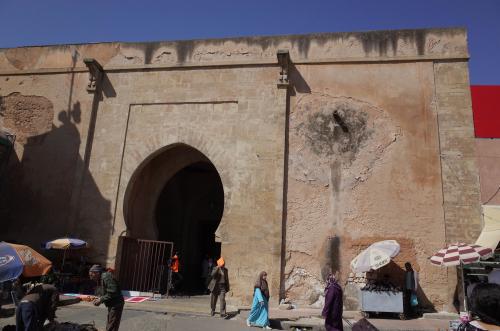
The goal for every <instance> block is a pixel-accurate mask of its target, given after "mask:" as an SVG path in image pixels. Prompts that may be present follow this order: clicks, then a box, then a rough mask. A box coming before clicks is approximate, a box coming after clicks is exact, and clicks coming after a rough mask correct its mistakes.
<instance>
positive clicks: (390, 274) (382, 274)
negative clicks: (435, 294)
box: [375, 261, 436, 313]
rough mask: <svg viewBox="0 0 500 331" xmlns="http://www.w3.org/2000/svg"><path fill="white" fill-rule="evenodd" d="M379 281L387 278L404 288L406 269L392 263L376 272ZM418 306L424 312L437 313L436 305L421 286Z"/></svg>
mask: <svg viewBox="0 0 500 331" xmlns="http://www.w3.org/2000/svg"><path fill="white" fill-rule="evenodd" d="M375 273H376V276H377V279H379V280H383V279H385V278H387V279H389V280H390V282H391V283H393V284H394V285H395V286H397V287H400V288H401V289H403V288H404V282H405V269H404V268H403V267H401V266H399V264H398V263H396V262H394V261H391V262H390V263H389V264H388V265H386V266H385V267H382V268H380V269H379V270H377V271H376V272H375ZM417 297H418V304H419V307H420V308H421V310H422V311H424V312H429V313H430V312H436V309H435V308H434V305H433V304H432V302H431V301H430V300H429V298H428V297H427V295H426V294H425V293H424V291H423V290H422V288H421V287H420V285H419V286H418V289H417Z"/></svg>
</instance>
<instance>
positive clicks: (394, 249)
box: [351, 240, 401, 272]
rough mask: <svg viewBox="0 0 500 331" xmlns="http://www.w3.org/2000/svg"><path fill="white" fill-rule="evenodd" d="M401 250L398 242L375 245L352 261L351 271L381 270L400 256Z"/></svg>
mask: <svg viewBox="0 0 500 331" xmlns="http://www.w3.org/2000/svg"><path fill="white" fill-rule="evenodd" d="M400 249H401V247H400V246H399V244H398V242H397V241H396V240H384V241H378V242H376V243H373V244H371V245H370V247H368V248H367V249H365V250H364V251H362V252H361V253H359V255H358V256H356V257H355V258H354V260H352V261H351V270H352V271H353V272H368V271H370V270H377V269H380V268H382V267H383V266H385V265H387V264H389V262H391V259H392V258H393V257H395V256H396V255H398V254H399V250H400Z"/></svg>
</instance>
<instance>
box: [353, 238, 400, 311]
mask: <svg viewBox="0 0 500 331" xmlns="http://www.w3.org/2000/svg"><path fill="white" fill-rule="evenodd" d="M399 251H400V245H399V244H398V242H397V241H395V240H384V241H379V242H376V243H374V244H372V245H370V246H369V247H368V248H367V249H365V250H364V251H362V252H361V253H360V254H359V255H358V256H356V258H354V260H352V262H351V270H352V271H353V272H355V273H356V274H359V273H367V280H366V285H365V286H364V287H362V288H361V312H362V313H363V315H364V316H365V317H369V316H370V314H378V313H393V314H398V316H399V317H400V318H401V319H404V318H405V314H404V301H403V292H402V291H401V289H400V288H399V287H397V286H395V285H393V284H392V283H391V281H390V280H389V279H378V278H377V277H376V274H375V273H373V271H375V270H379V269H382V268H383V267H385V266H387V265H388V264H389V263H390V262H391V260H392V258H394V257H395V256H396V255H398V254H399Z"/></svg>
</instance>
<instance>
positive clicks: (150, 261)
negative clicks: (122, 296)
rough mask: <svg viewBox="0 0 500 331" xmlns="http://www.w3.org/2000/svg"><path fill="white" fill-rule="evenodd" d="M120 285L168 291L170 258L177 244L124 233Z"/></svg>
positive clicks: (128, 287)
mask: <svg viewBox="0 0 500 331" xmlns="http://www.w3.org/2000/svg"><path fill="white" fill-rule="evenodd" d="M120 241H121V259H120V270H119V272H120V276H119V277H120V278H119V279H120V285H121V287H122V289H124V290H131V291H140V292H162V293H165V292H166V291H167V284H168V277H169V272H168V261H169V259H170V257H171V256H172V251H173V249H174V244H173V243H172V242H168V241H154V240H144V239H135V238H130V237H120Z"/></svg>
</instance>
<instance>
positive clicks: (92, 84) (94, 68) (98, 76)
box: [83, 58, 104, 93]
mask: <svg viewBox="0 0 500 331" xmlns="http://www.w3.org/2000/svg"><path fill="white" fill-rule="evenodd" d="M83 62H84V63H85V65H86V66H87V68H88V69H89V83H88V85H87V91H88V92H89V93H95V91H96V89H97V85H98V84H99V83H100V82H101V80H102V76H103V73H104V69H103V68H102V66H101V65H100V64H99V62H97V60H96V59H93V58H87V59H83Z"/></svg>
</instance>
